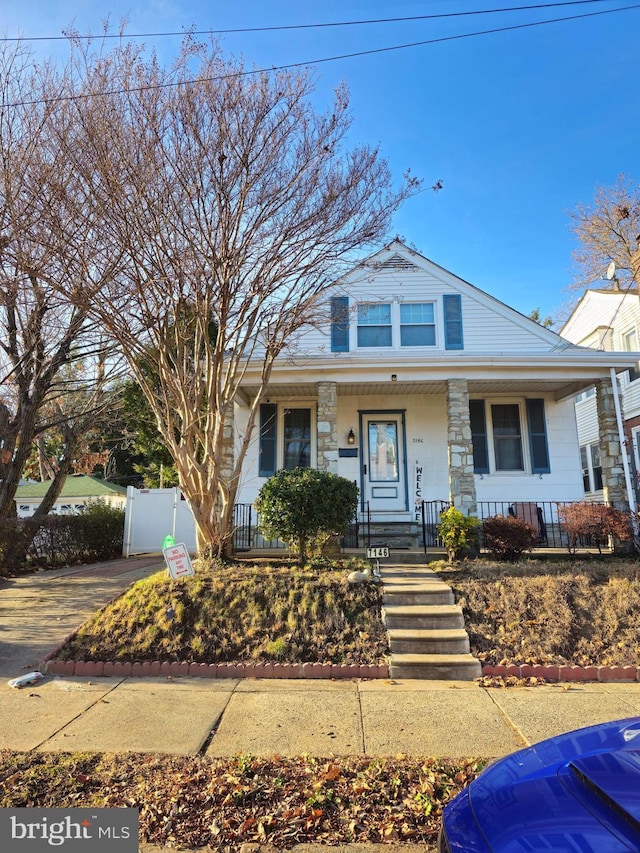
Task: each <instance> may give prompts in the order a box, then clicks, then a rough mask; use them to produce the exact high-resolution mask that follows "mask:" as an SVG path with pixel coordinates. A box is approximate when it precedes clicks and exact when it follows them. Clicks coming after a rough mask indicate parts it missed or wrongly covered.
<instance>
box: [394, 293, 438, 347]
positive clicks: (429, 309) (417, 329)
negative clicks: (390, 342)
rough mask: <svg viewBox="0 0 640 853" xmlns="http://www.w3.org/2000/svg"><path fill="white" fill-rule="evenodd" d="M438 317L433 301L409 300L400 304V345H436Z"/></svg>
mask: <svg viewBox="0 0 640 853" xmlns="http://www.w3.org/2000/svg"><path fill="white" fill-rule="evenodd" d="M435 345H436V319H435V311H434V306H433V302H409V303H402V304H401V305H400V346H401V347H434V346H435Z"/></svg>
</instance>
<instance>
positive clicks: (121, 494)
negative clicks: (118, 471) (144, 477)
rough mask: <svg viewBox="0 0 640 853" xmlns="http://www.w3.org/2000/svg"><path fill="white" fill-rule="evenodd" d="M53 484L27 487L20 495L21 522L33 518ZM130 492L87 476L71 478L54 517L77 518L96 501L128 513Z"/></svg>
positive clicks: (56, 506)
mask: <svg viewBox="0 0 640 853" xmlns="http://www.w3.org/2000/svg"><path fill="white" fill-rule="evenodd" d="M50 484H51V481H50V480H45V481H43V482H33V483H23V484H20V485H19V486H18V489H17V491H16V497H15V502H16V510H17V515H18V518H31V516H32V515H33V513H34V512H35V511H36V509H37V508H38V507H39V506H40V503H41V502H42V499H43V498H44V496H45V495H46V493H47V491H48V489H49V486H50ZM126 500H127V490H126V488H125V487H124V486H118V485H117V484H116V483H109V482H107V481H106V480H99V479H98V478H97V477H89V476H88V475H86V474H70V475H69V476H68V477H67V479H66V480H65V483H64V486H63V487H62V490H61V492H60V494H59V495H58V499H57V501H56V502H55V504H54V505H53V507H52V509H51V513H52V514H53V515H73V514H74V513H77V512H79V511H80V510H82V509H84V508H85V507H86V506H87V504H89V503H91V502H92V501H94V502H95V501H103V502H104V503H105V504H107V505H108V506H111V507H113V508H114V509H124V508H125V504H126Z"/></svg>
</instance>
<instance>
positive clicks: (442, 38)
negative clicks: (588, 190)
mask: <svg viewBox="0 0 640 853" xmlns="http://www.w3.org/2000/svg"><path fill="white" fill-rule="evenodd" d="M590 1H591V0H584V2H590ZM596 1H597V0H596ZM632 9H640V3H634V4H633V5H631V6H618V7H617V8H615V9H603V10H602V11H600V12H583V13H582V14H580V15H566V16H564V17H562V18H547V19H546V20H544V21H529V22H528V23H526V24H511V25H510V26H505V27H494V28H492V29H489V30H476V31H475V32H472V33H459V34H458V35H453V36H440V37H438V38H433V39H425V40H423V41H414V42H408V43H406V44H397V45H391V46H389V47H377V48H371V49H370V50H359V51H355V52H353V53H342V54H338V55H336V56H325V57H320V58H319V59H309V60H305V61H303V62H289V63H286V64H284V65H273V66H271V67H270V68H268V69H267V68H251V69H245V70H243V71H233V72H231V73H229V74H219V75H216V76H214V77H195V78H193V79H190V80H178V81H171V82H168V83H156V84H153V85H147V86H136V87H131V88H128V89H110V90H107V91H105V92H87V93H84V92H81V93H78V94H75V95H60V96H59V97H55V98H38V99H34V100H28V101H14V102H13V103H8V104H6V105H5V106H6V107H7V108H9V107H25V106H36V105H37V104H54V103H59V102H64V101H77V100H80V99H86V98H94V97H106V96H109V95H122V94H125V93H128V94H130V93H133V92H145V91H153V90H158V89H169V88H172V87H174V86H185V85H191V84H194V83H215V82H217V81H220V80H229V79H231V78H233V77H249V76H252V75H254V74H264V73H265V72H268V73H272V72H274V71H287V70H289V69H292V68H305V67H308V66H310V65H321V64H323V63H326V62H337V61H339V60H341V59H355V58H357V57H360V56H372V55H374V54H378V53H389V52H391V51H395V50H406V49H407V48H411V47H424V46H426V45H431V44H442V43H444V42H450V41H458V40H460V39H467V38H475V37H476V36H487V35H494V34H496V33H506V32H512V31H514V30H523V29H528V28H531V27H541V26H545V25H546V24H557V23H562V22H564V21H577V20H580V19H584V18H595V17H598V16H600V15H611V14H613V13H615V12H626V11H629V10H632Z"/></svg>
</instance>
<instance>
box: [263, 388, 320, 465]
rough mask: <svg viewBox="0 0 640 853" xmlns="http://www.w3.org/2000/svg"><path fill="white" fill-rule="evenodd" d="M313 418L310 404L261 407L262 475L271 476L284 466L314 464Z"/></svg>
mask: <svg viewBox="0 0 640 853" xmlns="http://www.w3.org/2000/svg"><path fill="white" fill-rule="evenodd" d="M312 420H313V419H312V410H311V408H310V407H308V406H299V407H297V406H296V407H292V406H286V407H285V406H278V405H277V404H275V403H263V404H262V405H261V406H260V430H259V444H260V449H259V457H258V474H259V476H260V477H272V476H273V475H274V474H275V473H276V471H278V470H279V469H281V468H286V469H291V468H310V467H311V458H312V428H313V424H312Z"/></svg>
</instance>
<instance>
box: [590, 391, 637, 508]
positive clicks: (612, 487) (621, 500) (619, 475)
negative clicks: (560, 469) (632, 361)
mask: <svg viewBox="0 0 640 853" xmlns="http://www.w3.org/2000/svg"><path fill="white" fill-rule="evenodd" d="M596 406H597V410H598V430H599V432H600V464H601V465H602V488H603V496H604V500H605V501H606V502H607V503H609V504H611V506H614V507H616V509H619V510H622V511H623V512H629V503H628V500H627V489H626V483H625V477H624V467H623V465H622V453H623V452H624V448H623V447H622V446H621V444H620V435H619V433H618V421H617V418H616V409H615V403H614V400H613V388H612V387H611V381H610V380H608V379H601V380H600V381H598V382H596Z"/></svg>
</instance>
